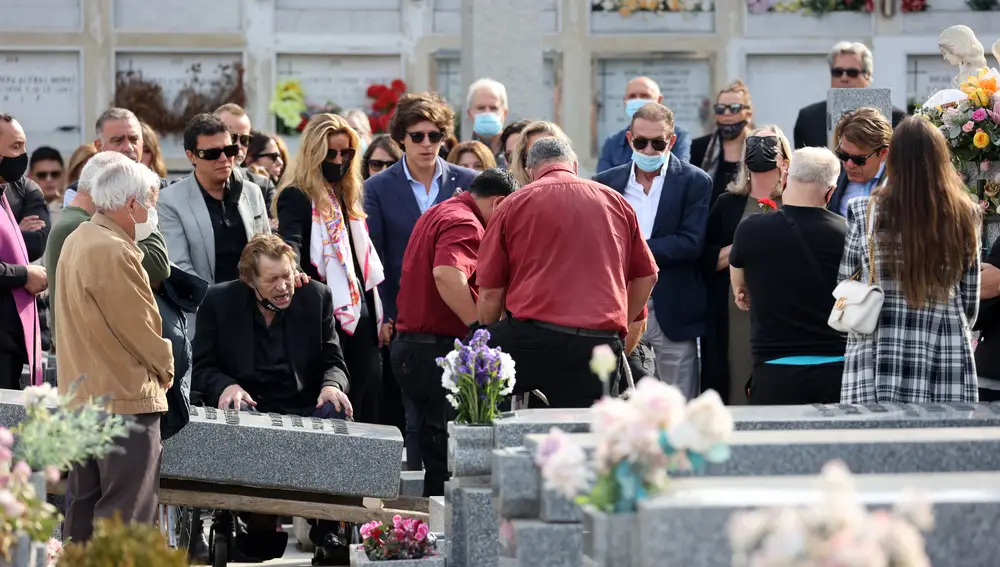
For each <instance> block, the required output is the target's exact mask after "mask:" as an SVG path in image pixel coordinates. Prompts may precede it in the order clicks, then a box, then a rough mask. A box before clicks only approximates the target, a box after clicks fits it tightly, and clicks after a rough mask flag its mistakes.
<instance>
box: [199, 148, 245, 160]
mask: <svg viewBox="0 0 1000 567" xmlns="http://www.w3.org/2000/svg"><path fill="white" fill-rule="evenodd" d="M191 153H193V154H194V155H195V156H196V157H197V158H198V159H203V160H206V161H215V160H217V159H219V158H220V157H221V156H222V154H226V157H230V158H231V157H236V154H238V153H240V148H239V146H237V145H236V144H233V145H231V146H225V147H222V148H208V149H207V150H195V151H193V152H191Z"/></svg>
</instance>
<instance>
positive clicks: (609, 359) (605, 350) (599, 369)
mask: <svg viewBox="0 0 1000 567" xmlns="http://www.w3.org/2000/svg"><path fill="white" fill-rule="evenodd" d="M617 368H618V357H617V356H615V351H613V350H611V347H610V346H608V345H597V346H595V347H594V354H593V355H592V356H591V357H590V370H591V371H592V372H593V373H594V374H597V377H598V378H600V379H601V382H607V381H608V380H609V379H611V375H612V374H614V373H615V370H616V369H617Z"/></svg>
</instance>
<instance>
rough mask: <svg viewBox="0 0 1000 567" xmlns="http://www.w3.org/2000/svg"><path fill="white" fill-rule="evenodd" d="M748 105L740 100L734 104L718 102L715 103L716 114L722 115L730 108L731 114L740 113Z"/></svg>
mask: <svg viewBox="0 0 1000 567" xmlns="http://www.w3.org/2000/svg"><path fill="white" fill-rule="evenodd" d="M744 108H747V106H745V105H743V104H742V103H739V102H734V103H733V104H717V105H715V114H716V115H717V116H722V115H723V114H725V113H726V111H727V110H728V111H729V113H730V114H739V113H740V112H742V111H743V109H744Z"/></svg>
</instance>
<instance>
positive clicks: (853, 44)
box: [827, 41, 875, 75]
mask: <svg viewBox="0 0 1000 567" xmlns="http://www.w3.org/2000/svg"><path fill="white" fill-rule="evenodd" d="M838 55H857V56H858V57H860V58H861V70H862V71H863V72H864V74H866V75H871V74H872V72H873V71H874V70H875V63H874V62H873V60H872V50H871V49H868V46H867V45H865V44H863V43H860V42H857V41H841V42H838V43H837V45H834V46H833V49H831V50H830V55H829V56H828V57H827V63H829V64H830V68H831V69H833V60H834V59H836V58H837V56H838Z"/></svg>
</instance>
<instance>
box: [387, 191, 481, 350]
mask: <svg viewBox="0 0 1000 567" xmlns="http://www.w3.org/2000/svg"><path fill="white" fill-rule="evenodd" d="M484 230H485V229H484V228H483V221H482V219H481V218H480V216H479V209H478V208H477V207H476V202H475V201H474V200H473V198H472V195H470V194H469V193H461V194H459V195H458V196H456V197H452V198H450V199H448V200H447V201H444V202H442V203H440V204H438V205H435V206H433V207H431V208H430V209H428V210H427V212H426V213H424V214H423V215H421V216H420V219H419V220H417V224H415V225H414V226H413V232H412V233H411V234H410V241H409V243H408V244H407V245H406V253H405V254H403V273H402V277H401V278H400V280H399V297H405V298H406V301H400V302H399V313H398V314H397V318H396V319H397V320H396V330H398V331H400V332H404V333H430V334H435V335H444V336H448V337H459V338H463V337H465V335H467V334H468V333H469V328H468V327H467V326H466V325H465V323H463V322H462V320H461V319H460V318H459V317H458V315H456V314H455V312H454V311H452V310H451V308H450V307H448V305H447V304H446V303H445V302H444V300H443V299H441V294H440V293H438V290H437V284H435V283H434V268H436V267H438V266H449V267H452V268H458V269H459V270H462V272H463V273H464V274H465V276H466V277H467V278H469V287H470V288H471V290H472V298H473V299H478V293H477V289H476V282H475V272H476V259H477V257H478V256H479V243H480V241H482V239H483V232H484Z"/></svg>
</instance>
